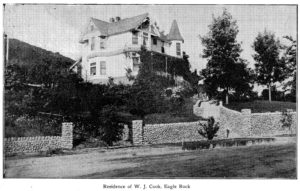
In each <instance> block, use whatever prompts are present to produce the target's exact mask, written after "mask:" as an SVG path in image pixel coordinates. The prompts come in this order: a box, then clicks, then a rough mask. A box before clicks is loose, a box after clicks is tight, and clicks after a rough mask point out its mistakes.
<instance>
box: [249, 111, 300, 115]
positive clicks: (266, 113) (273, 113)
mask: <svg viewBox="0 0 300 191" xmlns="http://www.w3.org/2000/svg"><path fill="white" fill-rule="evenodd" d="M289 113H290V114H297V112H295V111H293V112H289ZM251 115H282V112H279V111H276V112H265V113H251Z"/></svg>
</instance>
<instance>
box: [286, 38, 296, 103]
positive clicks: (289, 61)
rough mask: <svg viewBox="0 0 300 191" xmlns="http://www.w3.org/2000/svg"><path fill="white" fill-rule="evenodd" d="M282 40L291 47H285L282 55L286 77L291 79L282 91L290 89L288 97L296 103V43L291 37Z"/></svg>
mask: <svg viewBox="0 0 300 191" xmlns="http://www.w3.org/2000/svg"><path fill="white" fill-rule="evenodd" d="M283 38H285V39H287V40H288V41H290V43H291V45H289V46H285V47H284V48H285V53H284V55H283V60H284V62H285V64H286V67H287V70H286V72H287V74H286V75H287V77H292V80H291V81H288V82H287V83H286V84H285V86H284V89H287V88H290V90H291V93H290V95H291V96H292V97H293V100H294V101H296V87H297V84H296V80H297V79H296V78H297V58H296V54H297V52H296V51H297V41H296V40H294V39H293V38H292V37H291V36H284V37H283Z"/></svg>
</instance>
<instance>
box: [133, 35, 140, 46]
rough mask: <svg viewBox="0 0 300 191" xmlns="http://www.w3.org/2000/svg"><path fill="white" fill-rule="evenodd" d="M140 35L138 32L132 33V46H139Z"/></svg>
mask: <svg viewBox="0 0 300 191" xmlns="http://www.w3.org/2000/svg"><path fill="white" fill-rule="evenodd" d="M138 43H139V41H138V33H137V32H133V33H132V44H138Z"/></svg>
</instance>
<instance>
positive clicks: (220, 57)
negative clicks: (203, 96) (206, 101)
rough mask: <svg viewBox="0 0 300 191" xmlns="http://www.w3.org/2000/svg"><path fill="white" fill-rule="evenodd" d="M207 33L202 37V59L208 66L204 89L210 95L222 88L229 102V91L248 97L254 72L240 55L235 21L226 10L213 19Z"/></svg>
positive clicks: (203, 72)
mask: <svg viewBox="0 0 300 191" xmlns="http://www.w3.org/2000/svg"><path fill="white" fill-rule="evenodd" d="M208 27H209V33H208V34H207V36H204V37H201V41H202V44H203V45H204V47H205V48H204V50H203V58H207V61H208V62H207V66H206V68H205V69H203V70H202V75H203V77H204V85H205V89H206V91H207V93H208V95H209V96H210V97H215V96H217V95H218V91H219V90H220V89H221V90H223V92H224V94H225V96H226V103H227V104H228V94H229V92H231V91H233V92H236V93H237V95H239V96H248V94H249V93H250V92H251V90H252V87H251V86H250V82H251V79H252V71H251V70H250V69H249V68H247V63H246V61H245V60H244V59H242V58H240V53H241V51H242V50H241V45H240V43H238V42H237V41H236V37H237V34H238V32H239V30H238V26H237V24H236V21H235V20H233V18H232V16H231V14H230V13H229V12H228V11H226V10H224V11H223V14H222V15H221V16H219V17H217V18H215V17H214V18H213V22H212V24H210V25H209V26H208Z"/></svg>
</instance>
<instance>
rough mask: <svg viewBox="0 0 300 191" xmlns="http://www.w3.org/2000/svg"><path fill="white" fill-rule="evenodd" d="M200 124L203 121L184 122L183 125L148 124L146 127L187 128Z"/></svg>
mask: <svg viewBox="0 0 300 191" xmlns="http://www.w3.org/2000/svg"><path fill="white" fill-rule="evenodd" d="M199 122H203V121H193V122H183V123H157V124H146V125H145V127H165V126H181V125H182V126H187V125H194V124H195V125H197V124H199Z"/></svg>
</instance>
